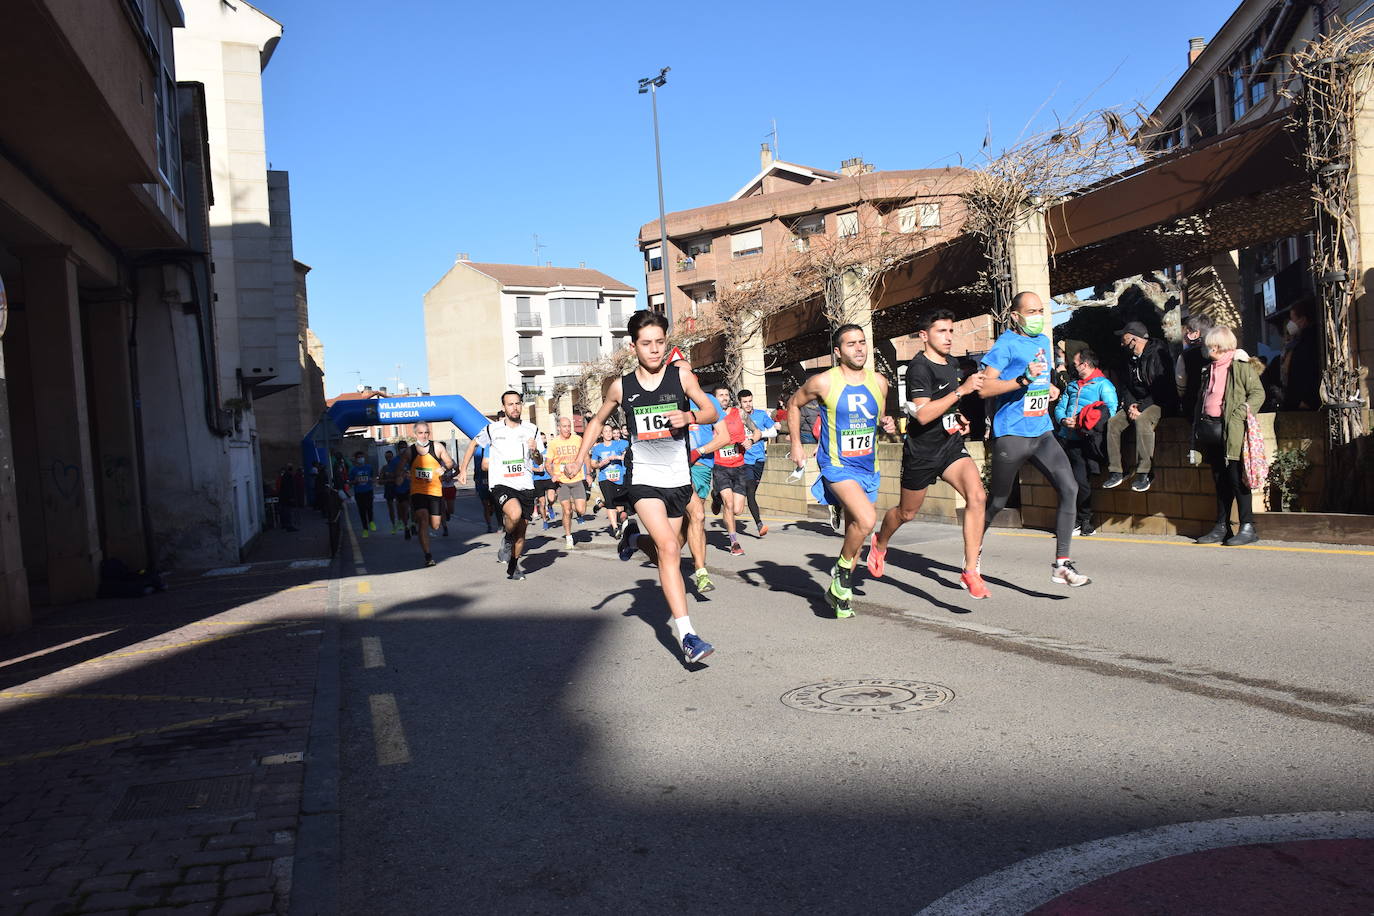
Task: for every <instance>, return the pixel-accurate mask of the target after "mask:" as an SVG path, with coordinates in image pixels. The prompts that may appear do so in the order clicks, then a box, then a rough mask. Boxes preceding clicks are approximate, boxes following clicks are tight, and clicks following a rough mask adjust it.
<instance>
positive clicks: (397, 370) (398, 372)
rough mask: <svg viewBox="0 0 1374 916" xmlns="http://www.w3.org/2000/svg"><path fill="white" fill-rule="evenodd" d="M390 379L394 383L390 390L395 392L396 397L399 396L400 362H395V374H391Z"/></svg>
mask: <svg viewBox="0 0 1374 916" xmlns="http://www.w3.org/2000/svg"><path fill="white" fill-rule="evenodd" d="M391 381H393V382H395V383H396V386H395V387H394V388H392V389H391V390H392V391H394V392H396V396H397V397H400V395H401V394H402V392H401V364H400V363H397V364H396V374H395V375H393V376H392V377H391Z"/></svg>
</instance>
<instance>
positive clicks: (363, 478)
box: [353, 474, 372, 487]
mask: <svg viewBox="0 0 1374 916" xmlns="http://www.w3.org/2000/svg"><path fill="white" fill-rule="evenodd" d="M353 483H354V484H356V485H357V486H360V487H370V486H372V478H371V477H369V476H368V475H366V474H359V475H358V476H357V477H354V478H353Z"/></svg>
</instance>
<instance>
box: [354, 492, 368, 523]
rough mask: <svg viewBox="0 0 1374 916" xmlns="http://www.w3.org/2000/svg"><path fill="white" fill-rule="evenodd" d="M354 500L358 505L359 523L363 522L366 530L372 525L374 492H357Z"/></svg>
mask: <svg viewBox="0 0 1374 916" xmlns="http://www.w3.org/2000/svg"><path fill="white" fill-rule="evenodd" d="M353 499H354V500H355V501H356V502H357V503H358V521H360V522H362V524H363V527H364V528H366V527H367V526H368V525H370V524H372V491H371V490H368V491H367V492H366V493H363V492H361V491H357V490H355V491H354V492H353Z"/></svg>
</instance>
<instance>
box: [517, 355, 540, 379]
mask: <svg viewBox="0 0 1374 916" xmlns="http://www.w3.org/2000/svg"><path fill="white" fill-rule="evenodd" d="M515 367H516V368H517V369H519V370H520V371H521V372H522V373H524V374H525V375H538V374H539V373H541V372H543V371H544V354H543V353H521V354H519V355H517V356H516V357H515Z"/></svg>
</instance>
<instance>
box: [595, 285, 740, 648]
mask: <svg viewBox="0 0 1374 916" xmlns="http://www.w3.org/2000/svg"><path fill="white" fill-rule="evenodd" d="M627 330H628V331H629V334H630V342H631V344H632V345H633V346H634V351H635V356H636V357H637V358H638V360H639V365H638V366H637V367H636V368H635V370H634V371H633V372H631V373H629V374H628V375H625V376H623V377H621V378H619V379H616V380H614V381H612V382H611V384H610V385H609V386H608V387H607V390H606V395H605V399H604V400H603V401H602V402H601V407H600V409H598V410H597V412H596V416H595V417H593V418H592V419H591V421H590V422H589V423H588V424H587V429H586V441H584V442H583V443H582V449H581V451H580V452H578V455H577V457H576V459H574V460H573V461H572V462H571V463H570V464H571V465H572V466H576V465H579V464H582V463H584V462H585V461H586V458H587V451H588V450H589V443H590V442H592V441H595V438H596V436H598V435H599V434H600V433H601V428H602V427H603V426H604V425H605V423H606V418H607V417H609V416H610V415H611V411H613V410H615V409H616V408H617V407H619V406H620V405H621V404H624V405H625V421H626V429H625V434H626V438H627V439H628V440H629V442H630V449H629V458H628V460H627V462H626V467H627V469H628V471H629V475H628V477H627V479H626V482H625V492H624V494H623V497H622V500H623V503H624V504H625V505H627V506H628V507H629V508H631V509H632V510H633V511H634V513H635V515H636V516H637V519H630V521H628V522H627V523H626V524H625V525H624V527H623V529H622V531H621V535H620V558H621V559H622V560H629V559H630V558H631V557H633V556H634V552H635V550H636V549H641V550H643V551H644V552H645V553H646V554H648V555H649V558H650V559H652V560H653V561H654V562H655V563H656V564H657V565H658V578H659V583H660V585H661V586H662V588H663V597H664V599H665V600H666V601H667V603H668V612H669V613H670V614H671V615H672V623H673V629H674V630H675V632H676V635H677V638H678V640H679V642H680V643H681V645H682V654H683V657H684V658H685V659H686V660H687V662H689V663H691V662H699V661H701V660H702V659H704V658H706V657H707V656H708V655H710V654H711V653H712V652H713V651H715V650H714V649H713V647H712V646H711V644H710V643H708V642H706V641H705V640H703V639H702V638H701V637H700V636H698V635H697V634H696V631H695V630H694V629H693V628H692V622H691V619H690V618H689V617H688V616H687V590H686V588H685V587H684V585H683V582H682V565H681V558H682V542H683V538H684V534H685V529H684V527H683V524H682V520H683V516H684V514H685V513H686V511H687V505H688V503H689V502H690V501H691V498H692V483H691V481H692V475H691V471H690V470H689V464H688V457H689V456H688V449H687V442H686V435H687V429H686V428H687V426H689V425H690V424H692V423H693V422H696V423H700V424H703V425H704V424H709V423H713V422H715V419H716V417H715V408H714V407H713V406H712V405H711V402H710V400H708V399H707V397H706V394H705V392H703V391H702V390H701V386H700V385H699V384H698V383H697V378H696V376H695V375H693V374H692V372H691V370H689V369H684V368H680V367H678V366H673V365H670V364H669V362H668V360H667V354H668V346H667V335H668V319H667V318H665V317H664V316H662V315H660V314H658V313H657V312H650V311H643V312H635V313H634V315H633V316H631V318H630V321H629V324H628V325H627ZM689 402H690V406H689ZM569 470H571V467H570V468H569ZM640 525H643V526H644V528H645V529H646V534H645V535H641V534H640V530H639V529H640Z"/></svg>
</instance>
